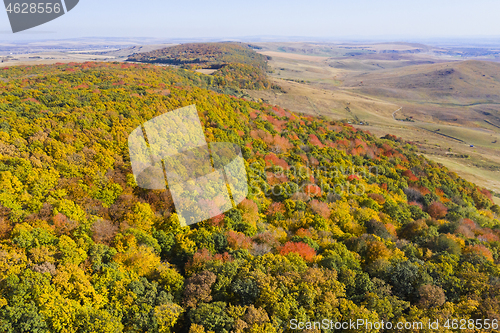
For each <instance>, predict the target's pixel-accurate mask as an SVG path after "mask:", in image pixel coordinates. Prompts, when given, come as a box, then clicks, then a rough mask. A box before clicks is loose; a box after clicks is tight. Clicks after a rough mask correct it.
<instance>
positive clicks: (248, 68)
mask: <svg viewBox="0 0 500 333" xmlns="http://www.w3.org/2000/svg"><path fill="white" fill-rule="evenodd" d="M254 48H256V46H252V45H249V44H242V43H229V42H228V43H193V44H181V45H176V46H170V47H167V48H164V49H160V50H155V51H151V52H144V53H136V54H133V55H131V56H130V57H129V58H128V59H127V60H128V61H134V62H146V63H156V64H168V65H175V66H179V67H182V68H186V69H191V70H194V69H217V71H215V72H214V73H213V75H214V76H215V77H216V80H217V82H218V84H219V85H220V86H221V87H223V88H224V87H229V88H237V89H257V90H260V89H269V88H271V87H272V84H271V82H269V80H268V79H267V77H266V71H268V70H269V66H268V64H267V60H268V57H267V56H264V55H261V54H259V53H257V52H255V51H254Z"/></svg>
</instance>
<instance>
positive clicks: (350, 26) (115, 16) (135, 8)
mask: <svg viewBox="0 0 500 333" xmlns="http://www.w3.org/2000/svg"><path fill="white" fill-rule="evenodd" d="M23 1H24V0H23ZM26 1H27V0H26ZM20 2H22V1H21V0H20ZM27 2H29V1H27ZM256 35H274V36H316V37H332V38H340V37H344V38H345V37H347V38H349V37H354V38H377V37H382V38H385V37H389V38H410V39H411V38H429V37H431V38H432V37H468V36H499V37H500V1H499V0H476V1H470V0H419V1H408V0H380V1H376V0H371V1H369V0H348V1H346V0H342V1H337V0H330V1H321V0H302V1H297V0H286V1H285V0H268V1H264V0H247V1H230V0H212V1H207V0H204V1H199V0H191V1H178V0H176V1H168V0H167V1H165V0H162V1H158V0H154V1H147V0H146V1H145V0H142V1H130V0H121V1H118V0H80V3H79V4H78V5H77V6H76V7H75V8H74V9H73V10H72V11H71V12H69V13H68V14H66V15H64V16H62V17H60V18H58V19H56V20H54V21H52V22H49V23H46V24H44V25H42V26H40V27H36V28H33V29H31V30H29V31H27V32H24V33H19V34H15V35H14V34H12V33H11V30H10V26H9V23H8V18H7V14H6V12H5V11H0V40H23V39H27V38H28V39H61V38H73V37H91V36H92V37H94V36H96V37H97V36H100V37H141V36H147V37H159V38H189V37H238V36H256Z"/></svg>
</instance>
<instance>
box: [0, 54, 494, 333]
mask: <svg viewBox="0 0 500 333" xmlns="http://www.w3.org/2000/svg"><path fill="white" fill-rule="evenodd" d="M0 78H2V80H0V91H1V94H0V115H1V118H0V119H1V122H0V184H1V186H0V239H1V240H0V254H1V261H0V290H1V294H0V295H1V296H0V329H1V330H2V331H5V332H19V331H23V330H24V331H38V332H68V331H70V332H210V331H212V332H259V331H260V332H280V331H282V330H284V331H285V332H289V331H292V329H293V327H292V326H291V322H290V320H291V319H292V318H300V321H304V322H312V321H320V320H322V319H323V318H329V319H330V320H333V321H334V322H335V321H339V322H340V321H349V320H353V321H355V320H359V319H364V320H367V321H370V322H378V321H381V320H384V321H385V322H387V321H390V322H394V323H396V322H402V321H409V322H418V321H424V322H427V319H430V320H431V321H434V320H439V321H440V323H446V320H447V319H450V318H489V319H494V320H499V319H500V318H499V313H500V301H499V300H500V292H499V290H500V288H499V283H498V281H499V278H500V272H499V259H500V258H499V249H500V242H499V239H500V221H499V217H500V207H498V206H497V205H494V204H493V203H492V201H491V193H489V192H488V191H486V190H484V189H481V188H479V187H477V186H475V185H474V184H471V183H469V182H467V181H465V180H463V179H461V178H460V177H458V176H457V175H456V174H454V173H451V172H449V171H448V170H447V169H446V168H445V167H443V166H442V165H439V164H437V163H434V162H431V161H429V160H428V159H426V158H424V157H423V156H421V155H419V154H418V152H417V149H416V148H415V147H414V146H412V145H411V143H408V142H404V141H403V140H402V139H400V138H397V137H395V136H391V135H387V136H384V137H382V138H377V137H375V136H373V135H371V134H369V133H367V132H365V131H362V130H358V129H355V128H354V127H352V126H351V125H349V124H345V123H341V122H336V121H331V120H327V119H325V118H323V117H313V116H303V115H299V114H295V113H292V112H290V111H288V110H285V109H282V108H280V107H279V106H274V105H270V104H266V103H256V102H252V101H247V100H245V99H242V98H236V97H234V96H229V95H227V94H220V93H217V92H214V91H212V90H208V89H207V88H210V84H211V82H212V81H211V80H212V79H213V78H211V76H206V75H203V74H200V73H195V72H191V71H186V70H182V69H176V68H170V67H162V66H153V65H150V64H131V63H127V64H112V63H83V64H68V65H50V66H36V67H12V68H6V69H3V70H1V71H0ZM192 104H195V105H196V106H197V108H198V111H199V116H200V119H201V122H202V125H203V128H204V131H205V134H206V137H207V140H208V141H210V142H220V141H224V142H233V143H235V144H238V145H239V146H241V147H242V152H243V156H244V158H245V164H246V168H247V173H248V177H249V185H250V193H249V195H248V197H247V199H246V200H245V201H244V202H243V203H242V204H240V205H239V206H238V207H237V209H232V210H230V211H228V212H226V213H224V214H222V215H220V216H217V217H215V218H212V219H211V220H208V221H204V222H202V223H199V224H196V225H191V226H182V225H181V224H180V221H179V219H178V217H177V214H176V213H175V210H174V207H173V203H172V200H171V198H170V195H169V193H168V191H152V190H145V189H141V188H138V187H137V184H136V183H135V178H134V176H133V175H132V170H131V165H130V156H129V153H128V145H127V142H128V141H127V139H128V135H129V134H130V133H131V131H132V130H133V129H135V128H137V127H138V126H140V125H141V124H143V123H144V122H145V121H148V120H150V119H152V118H154V117H156V116H159V115H161V114H164V113H165V112H168V111H171V110H174V109H177V108H180V107H183V106H187V105H192ZM207 205H209V203H208V204H207ZM470 304H474V306H470ZM424 319H425V320H424ZM280 327H281V328H280ZM331 331H333V328H332V329H331ZM364 331H366V332H375V331H376V330H372V329H365V330H364Z"/></svg>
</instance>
